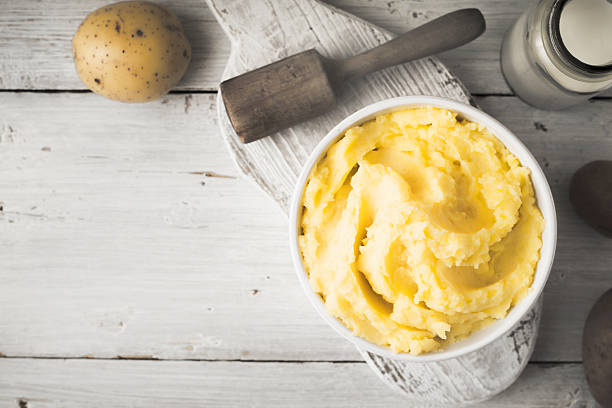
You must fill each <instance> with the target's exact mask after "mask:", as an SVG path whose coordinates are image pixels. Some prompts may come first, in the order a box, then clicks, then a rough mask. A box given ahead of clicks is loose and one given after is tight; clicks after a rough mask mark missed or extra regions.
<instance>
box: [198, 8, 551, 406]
mask: <svg viewBox="0 0 612 408" xmlns="http://www.w3.org/2000/svg"><path fill="white" fill-rule="evenodd" d="M206 1H207V3H208V5H209V6H210V8H211V10H212V12H213V13H214V15H215V17H216V18H217V20H218V21H219V23H220V24H221V26H222V27H223V29H224V30H225V32H226V33H227V35H228V36H229V38H230V40H231V43H232V51H231V54H230V57H229V61H228V63H227V66H226V69H225V72H224V73H223V79H227V78H231V77H233V76H236V75H238V74H241V73H243V72H246V71H248V70H251V69H254V68H257V67H260V66H263V65H266V64H268V63H271V62H274V61H276V60H278V59H281V58H284V57H287V56H289V55H292V54H295V53H297V52H300V51H304V50H307V49H310V48H316V49H317V51H319V53H321V54H322V55H324V56H327V57H331V58H344V57H347V56H350V55H354V54H358V53H360V52H362V51H364V50H366V49H369V48H373V47H375V46H377V45H380V44H382V43H384V42H385V41H387V40H389V39H390V38H391V37H392V35H391V34H390V33H388V32H386V31H384V30H382V29H381V28H379V27H377V26H375V25H373V24H370V23H368V22H366V21H363V20H361V19H359V18H357V17H355V16H353V15H350V14H348V13H346V12H343V11H341V10H338V9H335V8H333V7H331V6H328V5H326V4H324V3H320V2H318V1H316V0H267V1H263V0H261V1H260V0H258V1H244V0H206ZM417 94H424V95H436V96H443V97H448V98H452V99H455V100H458V101H461V102H465V103H471V98H470V94H469V93H468V91H467V90H466V89H465V88H464V87H463V85H462V84H461V82H460V81H459V80H458V79H457V78H456V77H454V76H453V75H452V74H451V73H450V72H449V71H448V70H447V69H446V67H445V66H444V65H443V64H442V63H440V61H438V60H437V59H436V58H424V59H422V60H419V61H415V62H412V63H409V64H404V65H400V66H397V67H393V68H389V69H386V70H384V71H381V72H378V73H375V74H372V75H369V76H367V77H366V78H362V79H359V80H356V81H353V82H350V83H348V84H346V87H345V88H344V91H343V93H342V94H341V95H339V98H338V105H337V107H336V108H334V109H332V110H330V111H329V112H328V113H327V114H325V115H323V116H320V117H318V118H315V119H312V120H310V121H308V122H305V123H302V124H300V125H296V126H294V127H292V128H290V129H287V130H284V131H282V132H279V133H277V134H275V135H273V136H271V137H267V138H264V139H261V140H259V141H256V142H253V143H250V144H248V145H244V144H242V142H240V140H239V139H238V137H237V136H236V134H235V133H234V131H233V129H232V127H231V125H230V122H229V119H228V117H227V115H226V113H225V108H224V106H223V101H222V98H221V96H220V95H219V96H218V101H217V102H218V116H219V126H220V128H221V130H222V134H223V137H224V138H225V140H226V142H227V144H228V147H229V150H230V152H231V153H232V155H233V157H234V159H235V161H236V163H237V165H238V167H239V168H240V169H241V170H242V172H243V173H244V175H245V176H246V177H248V178H250V179H252V180H254V181H255V183H257V185H259V186H260V187H261V188H262V189H263V190H264V191H265V192H266V193H267V194H269V195H270V196H271V197H272V198H273V199H274V200H275V201H276V202H277V203H278V204H279V205H280V207H281V208H282V209H283V211H285V212H286V211H287V208H288V205H289V201H290V199H291V194H292V192H293V189H294V187H295V183H296V180H297V177H298V175H299V172H300V170H301V168H302V165H303V163H304V162H305V161H306V159H307V158H308V155H309V154H310V152H311V151H312V150H313V148H314V146H315V145H316V144H317V143H318V142H319V140H320V139H321V138H323V137H324V136H325V134H326V133H327V132H328V131H329V130H330V129H331V128H332V127H333V126H334V125H335V124H337V123H338V122H340V121H341V120H342V119H344V118H345V117H346V116H348V115H349V114H350V113H352V112H354V111H356V110H358V109H360V108H362V107H364V106H366V105H368V104H370V103H373V102H376V101H380V100H382V99H387V98H391V97H395V96H401V95H417ZM288 103H290V101H288ZM472 104H473V103H472ZM540 314H541V300H540V302H537V303H536V306H534V308H533V309H532V310H530V311H529V312H528V313H527V314H526V316H525V318H524V319H523V320H521V321H520V322H519V323H518V324H517V325H516V326H515V327H514V328H513V329H512V330H511V331H510V332H509V333H508V334H507V335H506V336H504V337H503V338H501V339H499V340H498V341H496V342H494V343H492V344H490V345H488V346H487V347H485V348H483V349H482V350H478V351H476V352H473V353H470V354H467V355H465V356H463V357H460V358H458V359H452V360H447V361H443V362H437V363H427V364H423V363H406V362H400V361H396V360H390V359H386V358H383V357H381V356H378V355H375V354H372V353H369V352H362V353H361V354H362V355H363V357H364V359H365V360H366V361H367V363H368V364H369V365H370V367H371V368H372V369H373V370H374V371H375V372H376V373H377V374H378V376H379V377H380V378H381V379H382V380H383V381H384V382H386V383H387V384H388V385H389V386H391V387H392V388H394V389H395V390H397V391H399V392H401V393H403V394H405V395H406V397H407V398H408V399H410V400H412V401H415V402H420V403H421V404H424V403H427V402H431V403H448V404H452V405H457V404H462V403H470V402H476V401H482V400H485V399H488V398H491V397H492V396H493V395H495V394H497V393H499V392H501V391H502V390H504V389H505V388H506V387H508V386H509V385H510V384H511V383H512V382H514V380H516V378H517V377H518V375H519V374H520V372H521V371H522V370H523V368H524V367H525V365H526V364H527V362H528V360H529V357H530V356H531V353H532V351H533V346H534V344H535V339H536V335H537V330H538V325H539V321H540ZM338 341H343V340H341V339H340V338H339V339H338Z"/></svg>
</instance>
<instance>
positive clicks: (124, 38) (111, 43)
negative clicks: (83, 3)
mask: <svg viewBox="0 0 612 408" xmlns="http://www.w3.org/2000/svg"><path fill="white" fill-rule="evenodd" d="M72 50H73V52H74V63H75V65H76V70H77V73H78V74H79V77H80V78H81V80H82V81H83V83H84V84H85V85H86V86H87V87H88V88H89V89H91V90H92V91H94V92H95V93H97V94H100V95H102V96H105V97H107V98H110V99H115V100H118V101H123V102H148V101H152V100H154V99H158V98H159V97H161V96H162V95H164V94H166V93H167V92H168V91H169V90H170V89H171V88H172V87H173V86H175V85H176V84H177V83H178V82H179V80H180V79H181V77H182V76H183V74H184V73H185V71H186V70H187V66H188V65H189V61H190V59H191V46H190V45H189V42H188V41H187V38H186V37H185V33H184V32H183V27H182V25H181V22H180V21H179V19H178V18H177V17H176V15H174V13H172V12H170V11H169V10H167V9H165V8H163V7H161V6H159V5H157V4H154V3H150V2H146V1H126V2H121V3H115V4H110V5H108V6H105V7H102V8H99V9H98V10H96V11H94V12H92V13H91V14H89V15H88V16H87V17H86V18H85V20H83V22H82V23H81V26H80V27H79V29H78V30H77V32H76V34H75V36H74V38H73V40H72Z"/></svg>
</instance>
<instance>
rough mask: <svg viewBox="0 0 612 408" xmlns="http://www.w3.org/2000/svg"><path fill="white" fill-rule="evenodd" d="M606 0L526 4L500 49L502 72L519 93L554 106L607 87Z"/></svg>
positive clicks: (609, 14) (610, 59)
mask: <svg viewBox="0 0 612 408" xmlns="http://www.w3.org/2000/svg"><path fill="white" fill-rule="evenodd" d="M611 1H612V0H569V1H564V0H540V1H537V2H533V3H532V4H531V6H530V7H529V9H528V10H526V11H525V13H523V15H522V16H521V17H520V18H519V19H518V20H517V22H516V23H515V24H514V25H513V26H512V28H511V29H510V30H508V32H507V33H506V35H505V37H504V41H503V43H502V50H501V65H502V72H503V73H504V77H505V79H506V82H507V83H508V85H509V86H510V88H512V90H513V91H514V92H515V93H516V95H517V96H518V97H520V98H521V99H522V100H524V101H525V102H527V103H529V104H530V105H532V106H535V107H537V108H541V109H551V110H557V109H564V108H567V107H570V106H574V105H578V104H580V103H584V102H585V101H586V100H587V99H589V98H590V97H592V96H595V95H597V94H598V93H601V92H603V91H604V90H605V89H607V88H609V87H611V86H612V68H610V67H609V66H608V64H612V4H611V3H610V2H611ZM563 48H565V49H566V50H567V51H563ZM568 51H569V53H570V54H571V56H573V58H572V57H571V56H569V55H567V54H568ZM576 60H578V61H580V62H582V63H579V62H577V61H576Z"/></svg>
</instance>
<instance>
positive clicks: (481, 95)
mask: <svg viewBox="0 0 612 408" xmlns="http://www.w3.org/2000/svg"><path fill="white" fill-rule="evenodd" d="M217 92H218V91H216V90H199V89H193V90H187V89H178V90H173V91H170V92H168V94H167V95H207V94H211V95H212V94H217ZM0 93H40V94H87V93H92V91H90V90H89V89H0ZM471 96H473V97H477V98H488V97H502V98H517V96H516V95H515V94H512V93H476V92H475V93H472V94H471ZM610 99H612V95H598V96H594V97H593V98H591V99H590V100H591V101H597V100H604V101H605V100H610ZM585 103H589V102H588V101H587V102H585ZM533 109H536V108H533Z"/></svg>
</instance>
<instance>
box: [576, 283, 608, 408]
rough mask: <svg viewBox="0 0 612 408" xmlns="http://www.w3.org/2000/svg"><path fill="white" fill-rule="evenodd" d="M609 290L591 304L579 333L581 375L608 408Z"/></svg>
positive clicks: (600, 401) (598, 400)
mask: <svg viewBox="0 0 612 408" xmlns="http://www.w3.org/2000/svg"><path fill="white" fill-rule="evenodd" d="M610 316H612V289H610V290H608V291H607V292H606V293H604V294H603V295H602V296H601V297H600V298H599V299H598V300H597V302H595V305H593V308H592V309H591V311H590V312H589V316H588V317H587V320H586V323H585V325H584V333H583V334H582V359H583V360H584V372H585V374H586V379H587V382H588V384H589V388H590V389H591V392H592V393H593V396H594V397H595V399H596V400H597V402H599V403H600V404H601V406H602V407H604V408H605V407H612V318H610Z"/></svg>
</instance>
